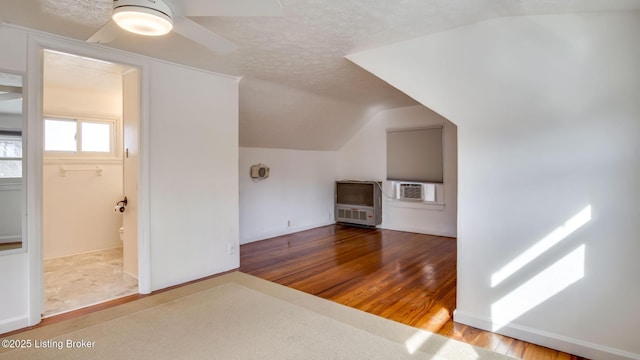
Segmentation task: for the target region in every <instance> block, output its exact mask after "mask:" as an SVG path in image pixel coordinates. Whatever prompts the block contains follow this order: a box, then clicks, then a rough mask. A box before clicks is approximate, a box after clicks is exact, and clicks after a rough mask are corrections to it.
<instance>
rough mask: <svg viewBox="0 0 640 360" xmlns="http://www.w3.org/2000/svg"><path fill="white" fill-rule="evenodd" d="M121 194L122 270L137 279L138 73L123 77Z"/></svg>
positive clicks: (134, 71)
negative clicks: (124, 203) (124, 200)
mask: <svg viewBox="0 0 640 360" xmlns="http://www.w3.org/2000/svg"><path fill="white" fill-rule="evenodd" d="M122 88H123V91H122V96H123V100H122V123H123V129H124V131H123V191H124V196H126V198H127V209H126V211H125V212H124V214H123V215H124V218H123V220H122V225H123V227H124V231H123V234H122V235H123V236H122V238H123V244H122V248H123V263H124V265H123V270H124V272H126V273H127V274H129V275H131V276H133V277H135V278H136V279H137V278H138V168H139V163H140V151H139V144H140V141H139V136H140V81H139V72H138V70H136V69H133V70H130V71H128V72H127V73H125V74H124V75H123V76H122Z"/></svg>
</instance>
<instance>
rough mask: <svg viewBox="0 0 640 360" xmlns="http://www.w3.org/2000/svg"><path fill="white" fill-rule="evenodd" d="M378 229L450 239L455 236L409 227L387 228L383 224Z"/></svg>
mask: <svg viewBox="0 0 640 360" xmlns="http://www.w3.org/2000/svg"><path fill="white" fill-rule="evenodd" d="M380 228H381V229H387V230H395V231H406V232H412V233H417V234H426V235H435V236H444V237H451V238H455V237H456V236H457V235H456V233H455V232H450V231H439V230H433V229H423V228H417V227H409V226H388V225H386V224H385V223H384V222H383V223H382V225H380Z"/></svg>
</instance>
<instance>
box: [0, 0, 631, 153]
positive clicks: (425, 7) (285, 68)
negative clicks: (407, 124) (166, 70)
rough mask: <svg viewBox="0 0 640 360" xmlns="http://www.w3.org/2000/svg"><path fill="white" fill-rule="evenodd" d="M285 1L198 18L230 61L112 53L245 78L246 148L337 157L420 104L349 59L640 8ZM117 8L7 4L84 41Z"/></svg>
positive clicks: (174, 42)
mask: <svg viewBox="0 0 640 360" xmlns="http://www.w3.org/2000/svg"><path fill="white" fill-rule="evenodd" d="M172 1H180V0H167V3H169V4H171V3H172ZM182 1H188V0H182ZM210 1H216V0H210ZM280 3H281V4H282V8H283V12H284V16H281V17H192V20H194V21H196V22H198V23H199V24H201V25H203V26H205V27H206V28H209V29H211V30H213V31H215V32H216V33H217V34H220V35H222V36H224V37H225V38H227V39H229V40H231V41H233V42H234V43H235V44H236V45H237V49H236V50H235V51H234V52H231V53H228V54H222V53H214V52H212V51H210V50H208V49H207V48H205V47H203V46H201V45H199V44H196V43H194V42H192V41H190V40H188V39H186V38H184V37H182V36H180V35H177V34H175V33H170V34H169V35H167V36H165V37H162V38H144V37H140V36H136V35H131V34H127V33H124V32H122V33H121V35H120V36H119V37H118V38H117V39H115V40H114V41H113V42H112V43H109V44H107V45H102V46H111V47H114V48H118V49H123V50H127V51H131V52H135V53H139V54H144V55H148V56H152V57H155V58H159V59H164V60H168V61H172V62H177V63H182V64H185V65H189V66H194V67H197V68H202V69H205V70H210V71H214V72H219V73H224V74H230V75H236V76H242V80H241V82H240V145H241V146H247V147H272V148H291V149H313V150H335V149H339V148H340V147H341V146H342V145H343V144H344V143H345V142H346V140H347V139H348V138H349V137H350V136H351V135H353V134H354V133H355V132H356V131H357V130H358V129H359V127H360V126H361V125H362V124H364V123H365V122H366V121H367V120H368V118H369V117H370V116H371V114H373V113H375V112H376V111H379V110H382V109H388V108H395V107H404V106H410V105H415V104H417V103H416V102H415V101H414V100H413V99H411V98H409V97H408V96H406V95H405V94H403V93H402V92H400V91H398V90H397V89H395V88H393V87H392V86H390V85H388V84H386V83H385V82H383V81H382V80H379V79H378V78H377V77H375V76H373V75H371V74H369V73H368V72H366V71H364V70H362V69H361V68H359V67H357V66H355V65H353V64H352V63H350V62H349V61H348V60H346V59H345V58H344V56H345V55H348V54H350V53H353V52H356V51H360V50H365V49H371V48H375V47H378V46H382V45H387V44H390V43H394V42H398V41H402V40H407V39H411V38H415V37H419V36H423V35H426V34H429V33H434V32H438V31H442V30H445V29H450V28H453V27H456V26H460V25H465V24H470V23H474V22H478V21H483V20H486V19H490V18H494V17H502V16H513V15H527V14H548V13H567V12H581V11H618V10H629V9H639V8H640V2H639V1H637V0H617V1H611V0H544V1H542V0H484V1H476V0H399V1H387V0H350V1H345V0H281V1H280ZM110 9H111V0H20V1H12V0H0V17H1V19H2V21H3V22H7V23H13V24H17V25H20V26H25V27H29V28H34V29H37V30H42V31H46V32H51V33H55V34H59V35H63V36H67V37H71V38H75V39H79V40H86V39H88V38H89V37H90V36H91V35H92V34H93V33H94V32H95V31H96V30H97V29H98V28H99V27H100V26H101V25H102V24H103V23H104V22H106V21H107V20H108V18H109V16H110V11H111V10H110Z"/></svg>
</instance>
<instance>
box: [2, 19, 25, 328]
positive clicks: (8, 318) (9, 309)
mask: <svg viewBox="0 0 640 360" xmlns="http://www.w3.org/2000/svg"><path fill="white" fill-rule="evenodd" d="M0 49H11V50H10V51H0V69H3V70H8V71H12V72H22V73H25V72H26V70H27V36H26V34H25V33H24V32H22V31H19V30H14V29H7V28H5V27H2V26H1V25H0ZM0 274H10V276H0V292H2V294H3V296H0V333H3V332H6V331H10V330H14V329H17V328H20V327H24V326H27V325H28V316H27V306H28V304H29V302H28V299H27V284H28V283H27V253H26V252H24V251H21V252H18V253H15V252H10V253H7V252H0Z"/></svg>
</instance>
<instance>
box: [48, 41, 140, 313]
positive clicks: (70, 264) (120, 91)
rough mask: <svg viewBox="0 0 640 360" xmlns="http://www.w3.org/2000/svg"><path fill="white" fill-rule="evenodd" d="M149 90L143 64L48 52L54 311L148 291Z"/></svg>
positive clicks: (50, 296) (50, 268)
mask: <svg viewBox="0 0 640 360" xmlns="http://www.w3.org/2000/svg"><path fill="white" fill-rule="evenodd" d="M139 92H140V90H139V70H138V69H136V68H133V67H131V66H128V65H124V64H117V63H113V62H107V61H103V60H99V59H92V58H87V57H83V56H78V55H73V54H68V53H61V52H58V51H53V50H44V51H43V89H42V96H43V97H42V99H43V101H42V111H43V114H42V119H43V121H44V124H43V129H44V146H43V149H44V153H43V169H42V174H43V175H42V178H43V179H42V186H43V188H42V194H43V207H42V220H43V223H42V235H43V258H44V264H43V268H44V312H43V316H44V317H48V316H52V315H56V314H60V313H64V312H68V311H71V310H76V309H79V308H83V307H87V306H91V305H95V304H98V303H101V302H105V301H109V300H113V299H116V298H120V297H123V296H127V295H131V294H136V293H138V239H137V232H138V230H137V229H138V227H137V197H138V195H137V191H138V190H137V183H138V167H139V162H138V158H137V154H138V151H137V149H138V143H139V138H138V136H139V135H138V134H139V116H140V109H139V107H140V101H139V99H140V95H139ZM125 197H126V199H127V201H126V204H125V202H124V199H125Z"/></svg>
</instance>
